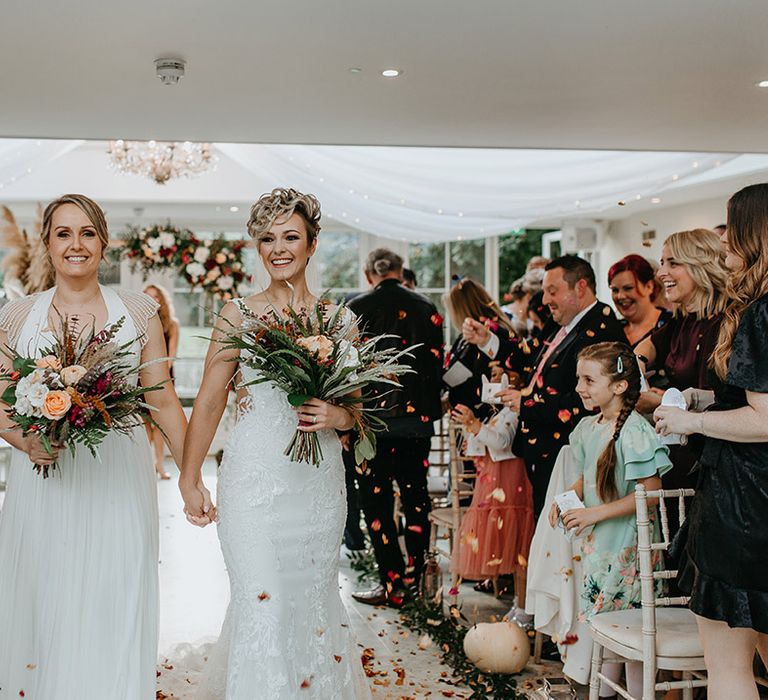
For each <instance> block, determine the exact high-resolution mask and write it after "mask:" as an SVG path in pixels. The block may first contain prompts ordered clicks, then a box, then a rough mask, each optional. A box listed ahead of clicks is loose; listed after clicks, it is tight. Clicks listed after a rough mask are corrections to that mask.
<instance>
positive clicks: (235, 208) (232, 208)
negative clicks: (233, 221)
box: [229, 207, 240, 213]
mask: <svg viewBox="0 0 768 700" xmlns="http://www.w3.org/2000/svg"><path fill="white" fill-rule="evenodd" d="M229 211H231V212H233V213H234V212H236V211H240V207H230V208H229Z"/></svg>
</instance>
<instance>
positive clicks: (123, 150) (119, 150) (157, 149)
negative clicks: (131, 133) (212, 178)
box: [107, 139, 217, 185]
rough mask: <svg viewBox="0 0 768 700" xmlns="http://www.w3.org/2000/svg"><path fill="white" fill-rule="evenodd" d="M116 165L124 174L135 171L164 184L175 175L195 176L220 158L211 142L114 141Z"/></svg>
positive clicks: (111, 147) (110, 149)
mask: <svg viewBox="0 0 768 700" xmlns="http://www.w3.org/2000/svg"><path fill="white" fill-rule="evenodd" d="M107 153H109V155H110V158H111V161H112V165H113V166H114V167H115V168H117V170H118V171H120V172H121V173H135V174H137V175H144V176H146V177H148V178H150V179H151V180H154V181H155V182H156V183H157V184H158V185H164V184H165V183H166V182H168V180H170V179H171V178H172V177H182V176H183V177H194V176H195V175H200V174H201V173H204V172H205V171H206V170H208V168H210V167H211V166H212V165H213V164H214V163H215V162H216V160H217V158H216V156H215V155H213V154H212V153H211V145H210V144H209V143H191V142H190V141H184V142H183V143H179V142H175V141H174V142H171V141H123V140H122V139H120V140H119V141H110V142H109V147H108V148H107Z"/></svg>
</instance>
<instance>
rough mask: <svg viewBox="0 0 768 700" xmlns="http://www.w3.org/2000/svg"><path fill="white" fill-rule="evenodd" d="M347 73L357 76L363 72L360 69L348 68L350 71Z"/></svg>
mask: <svg viewBox="0 0 768 700" xmlns="http://www.w3.org/2000/svg"><path fill="white" fill-rule="evenodd" d="M349 72H350V73H355V74H357V73H362V72H363V69H362V68H357V67H353V68H350V69H349Z"/></svg>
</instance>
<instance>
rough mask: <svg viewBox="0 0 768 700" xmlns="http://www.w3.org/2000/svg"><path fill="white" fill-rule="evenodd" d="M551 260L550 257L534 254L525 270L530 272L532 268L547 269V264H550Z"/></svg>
mask: <svg viewBox="0 0 768 700" xmlns="http://www.w3.org/2000/svg"><path fill="white" fill-rule="evenodd" d="M550 262H551V260H550V259H549V258H545V257H544V256H543V255H534V256H533V257H532V258H531V259H530V260H529V261H528V264H527V265H526V266H525V271H526V272H530V271H531V270H546V268H547V265H549V263H550Z"/></svg>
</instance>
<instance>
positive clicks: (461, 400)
mask: <svg viewBox="0 0 768 700" xmlns="http://www.w3.org/2000/svg"><path fill="white" fill-rule="evenodd" d="M446 306H447V307H448V313H449V314H450V316H451V322H452V323H453V325H454V327H455V328H459V329H462V335H460V336H459V337H458V338H457V339H456V341H455V342H454V343H453V345H452V347H451V349H450V351H449V352H448V354H447V355H446V358H445V369H446V377H450V376H451V374H449V373H450V372H451V370H452V368H454V367H455V366H457V368H461V367H463V368H466V369H467V370H469V372H470V375H469V376H468V377H467V379H465V380H464V381H462V382H460V383H458V384H454V383H453V382H452V380H449V379H446V382H447V384H448V401H449V402H450V404H451V406H456V405H458V404H462V405H464V406H467V407H469V408H471V409H472V411H473V412H474V413H475V414H476V415H477V416H478V417H479V418H480V419H481V420H485V419H486V418H488V416H489V415H490V413H491V409H490V405H489V404H485V403H483V402H482V401H481V399H480V388H481V385H482V378H483V377H486V378H489V376H490V366H491V360H492V359H493V360H494V361H495V362H496V363H497V364H500V363H501V362H503V361H504V359H505V358H506V355H505V352H507V351H508V349H509V347H510V337H512V338H514V337H515V336H514V331H513V330H512V324H511V323H510V322H509V320H508V319H507V316H506V315H505V314H504V312H503V311H502V310H501V309H500V308H499V305H498V304H497V303H496V302H495V301H494V300H493V299H492V298H491V295H490V294H488V292H487V291H486V289H485V287H483V285H481V284H480V283H479V282H475V280H473V279H470V278H468V277H467V278H464V279H463V280H461V281H460V282H459V283H458V284H456V285H455V286H454V287H453V289H451V291H450V294H448V296H447V298H446ZM467 321H472V322H474V323H477V324H480V325H482V326H483V327H485V328H489V329H491V330H492V331H493V333H494V337H495V338H496V339H497V342H498V346H497V349H496V352H494V354H493V355H492V356H491V355H489V354H488V353H486V352H483V351H482V350H481V349H480V348H478V346H477V345H476V344H473V343H471V342H469V341H468V340H467V339H466V337H465V336H464V334H463V329H464V327H465V326H466V324H467ZM499 347H500V348H501V349H502V350H501V352H499V351H498V348H499Z"/></svg>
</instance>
